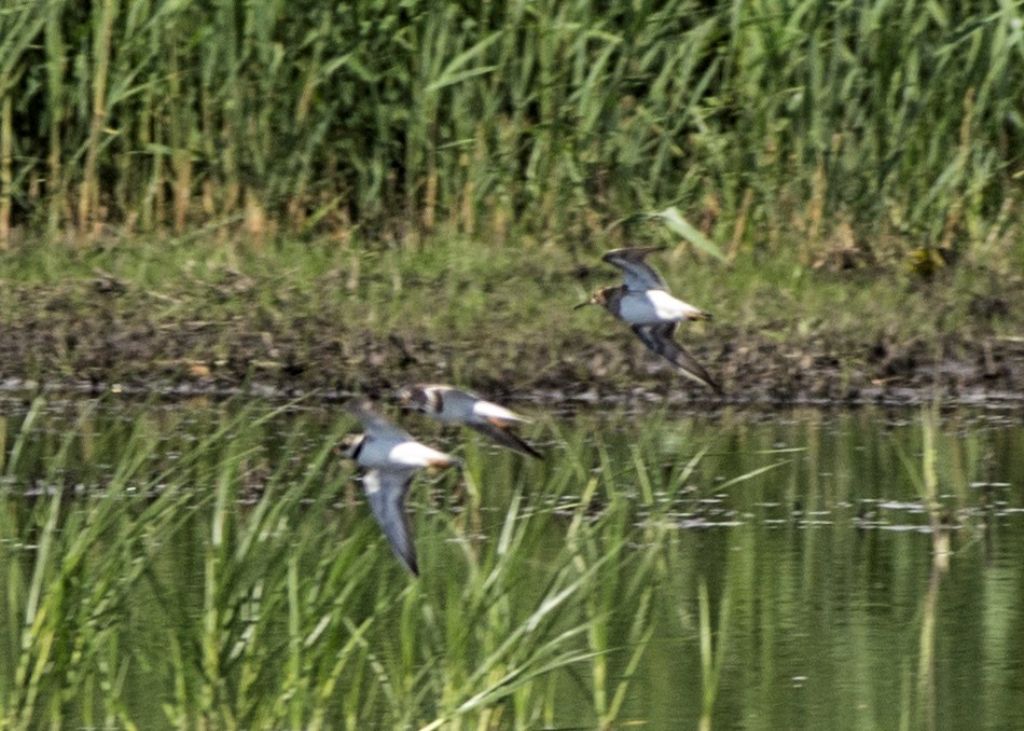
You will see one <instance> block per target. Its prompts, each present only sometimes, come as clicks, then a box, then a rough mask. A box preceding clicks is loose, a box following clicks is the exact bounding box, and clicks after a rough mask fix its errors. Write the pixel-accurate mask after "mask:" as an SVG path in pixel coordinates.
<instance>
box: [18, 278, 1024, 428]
mask: <svg viewBox="0 0 1024 731" xmlns="http://www.w3.org/2000/svg"><path fill="white" fill-rule="evenodd" d="M80 295H81V293H78V296H74V297H72V296H68V295H67V294H66V293H64V292H62V291H57V290H44V289H36V290H31V291H29V290H26V291H24V292H21V293H20V299H21V301H20V302H19V306H18V307H17V308H16V309H17V312H15V313H6V314H5V313H0V387H3V388H5V389H8V390H25V389H34V388H47V389H53V390H74V391H79V392H91V393H97V392H106V391H110V390H115V391H120V392H123V393H126V394H141V395H146V394H160V395H166V396H190V395H198V394H204V395H215V396H217V395H222V396H229V395H232V394H236V393H239V392H249V393H255V394H258V395H262V396H269V397H287V396H290V395H295V394H302V393H309V392H311V391H315V392H316V393H317V395H318V396H320V397H322V398H326V399H333V398H337V399H342V398H345V397H347V395H349V394H351V393H354V392H362V393H368V394H371V395H383V394H387V393H389V392H391V391H392V390H393V389H394V388H396V387H398V386H400V385H403V384H406V383H409V382H411V381H448V382H457V383H461V384H465V385H470V386H473V387H475V388H477V389H479V390H481V391H483V392H485V393H488V394H490V395H492V396H494V397H501V398H506V399H510V400H515V399H517V398H527V397H532V396H542V397H543V398H544V399H546V400H548V401H551V402H559V401H563V402H567V403H590V404H620V403H621V404H627V403H633V402H638V401H656V402H668V403H670V404H678V405H688V406H692V407H700V408H704V407H708V408H711V407H714V406H716V405H724V404H736V405H751V406H758V405H760V406H786V405H797V404H812V405H821V406H828V405H856V404H869V403H883V404H897V405H898V404H914V403H918V402H923V401H929V400H932V399H935V398H938V399H939V400H942V401H945V402H953V403H963V404H996V405H1014V404H1024V339H1007V338H1003V339H1000V338H997V337H994V336H991V337H976V338H971V337H969V336H963V335H959V334H950V335H948V336H944V337H942V338H941V339H938V340H928V341H926V340H923V339H922V340H912V341H910V342H902V343H897V342H891V341H889V340H886V339H884V338H883V337H880V336H877V335H871V334H866V335H865V336H863V337H861V338H855V337H850V336H848V335H844V336H839V335H836V334H832V333H829V332H827V331H826V332H817V333H811V334H808V335H802V336H801V335H796V334H794V335H790V336H785V337H779V335H778V333H779V332H780V331H779V330H774V331H772V335H771V337H769V336H766V335H764V334H762V331H759V330H752V329H747V330H741V329H731V328H729V327H728V326H727V325H725V324H716V327H715V328H714V329H713V330H712V329H709V330H708V331H707V333H706V334H705V335H704V337H703V338H701V339H699V340H698V339H696V338H694V339H691V340H688V341H687V347H688V348H689V349H690V350H691V352H692V353H693V354H694V356H696V357H697V358H698V360H700V361H701V362H702V363H704V364H705V366H706V367H707V368H708V370H709V371H710V372H711V373H712V374H714V375H715V376H716V377H717V378H718V379H719V380H720V382H721V383H722V384H723V387H724V389H725V395H724V396H723V397H721V398H717V397H715V396H714V395H713V394H711V393H710V392H709V391H707V390H705V389H703V388H702V387H700V386H699V385H696V384H692V383H690V382H689V381H688V380H686V379H684V378H682V377H680V376H677V375H676V374H674V373H673V372H672V371H671V369H670V368H668V367H667V366H664V365H662V364H661V362H660V361H659V360H657V359H656V358H655V357H653V356H652V355H650V354H649V353H648V352H647V351H646V350H644V348H643V346H642V345H640V344H639V343H638V342H636V341H635V339H634V338H633V337H632V336H631V335H630V334H629V332H628V331H627V330H625V329H624V328H615V329H611V328H610V329H609V330H608V331H607V337H606V338H605V339H604V340H601V341H598V342H593V341H591V339H590V338H588V337H587V336H584V335H581V334H579V333H573V332H561V331H550V332H545V331H543V330H532V329H531V330H525V329H524V331H523V332H522V333H497V334H492V335H489V336H488V337H481V338H479V339H475V340H469V339H465V338H463V339H461V340H456V341H453V342H444V343H441V342H437V341H435V340H433V339H430V338H426V337H423V336H422V335H421V334H418V333H417V329H416V327H415V324H413V323H410V324H409V326H408V328H403V327H398V328H391V329H389V330H387V331H383V332H370V331H368V330H366V329H365V328H362V327H359V326H357V325H355V324H353V323H349V322H346V321H345V320H344V318H343V317H340V318H339V317H338V316H332V315H330V314H327V313H308V312H304V313H301V314H296V315H294V316H288V315H283V316H279V317H275V318H268V317H266V316H265V315H264V314H262V313H260V312H259V311H255V310H254V312H252V313H242V314H238V313H236V314H233V315H230V316H223V315H221V316H215V315H212V314H211V315H210V316H209V317H202V316H199V317H197V316H196V314H197V313H196V311H195V310H192V311H191V312H188V313H187V314H185V315H184V316H180V317H173V316H168V315H167V314H166V312H165V313H163V314H161V315H159V316H155V315H153V314H152V310H151V308H150V307H148V306H147V302H146V301H144V300H142V301H139V302H138V303H137V306H133V304H132V303H127V304H126V303H125V302H124V301H123V300H121V299H120V298H121V297H122V295H123V292H121V291H119V290H117V289H116V288H115V289H111V288H109V287H107V288H93V289H91V290H90V291H89V292H88V296H86V297H84V298H83V297H82V296H80ZM114 299H118V300H119V301H118V305H117V306H116V307H113V306H111V301H112V300H114ZM148 304H151V303H148ZM26 313H27V314H26Z"/></svg>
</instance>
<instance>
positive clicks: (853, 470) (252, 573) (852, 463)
mask: <svg viewBox="0 0 1024 731" xmlns="http://www.w3.org/2000/svg"><path fill="white" fill-rule="evenodd" d="M0 407H2V408H0V410H2V412H3V413H2V415H0V444H3V449H2V450H0V474H3V475H4V477H3V482H2V484H0V489H2V492H0V573H2V575H3V576H4V577H6V578H5V582H4V588H3V589H2V590H0V595H2V596H0V668H3V669H2V670H0V694H2V697H3V698H11V699H16V700H17V702H18V703H20V704H22V705H24V704H25V703H26V702H27V701H26V698H27V697H28V696H27V693H28V690H29V688H30V686H31V683H32V682H33V680H32V679H33V678H34V677H35V676H34V675H33V673H35V672H38V673H40V675H39V676H38V678H36V680H35V681H34V682H37V683H38V688H37V689H36V690H35V691H33V692H36V691H37V695H38V697H39V700H34V701H33V702H35V703H36V704H37V705H38V706H39V710H37V711H35V712H34V715H33V716H32V721H33V722H42V720H43V719H47V720H52V719H53V718H55V717H57V716H60V715H63V716H64V717H66V718H68V719H77V720H78V721H80V722H81V725H90V723H98V722H99V721H102V720H103V719H104V718H106V719H108V720H111V723H113V724H114V725H123V723H125V722H127V720H128V719H131V720H133V722H134V723H136V724H138V725H140V726H142V727H146V728H152V727H157V726H161V725H167V724H170V725H175V724H176V723H178V722H179V721H180V722H184V721H182V719H185V720H186V721H187V720H188V719H189V718H192V719H193V721H195V720H196V719H197V718H199V717H202V718H204V719H206V721H207V722H208V723H211V724H213V725H217V724H218V723H227V721H228V720H231V721H233V722H234V723H238V724H241V725H243V726H245V725H246V718H248V719H250V722H251V723H253V724H257V725H258V723H257V721H256V720H253V719H258V718H271V717H272V718H275V719H278V720H279V725H280V726H289V725H291V721H290V720H294V719H298V721H295V722H297V723H299V725H310V724H312V725H315V724H313V721H315V720H316V719H319V722H320V723H322V724H324V725H325V726H327V727H336V726H346V725H347V726H349V727H359V726H360V725H361V724H367V723H372V722H376V723H377V724H380V725H401V726H421V725H423V726H425V725H428V724H429V723H430V722H431V721H432V720H433V719H439V720H438V721H435V723H437V724H438V725H437V726H435V727H441V726H443V725H445V724H446V723H447V722H446V721H444V720H443V719H445V718H447V719H449V720H451V719H455V718H461V717H459V716H457V714H458V713H463V712H465V713H469V711H467V710H466V709H471V710H472V712H473V713H478V715H476V716H473V722H472V724H471V725H474V726H479V727H504V726H509V725H515V723H518V724H520V725H522V726H524V727H543V726H548V727H581V726H582V727H593V726H605V727H608V728H612V727H616V728H617V727H624V726H626V725H627V724H630V723H644V724H646V725H647V727H650V728H694V727H696V728H700V729H712V728H718V729H722V728H737V727H743V728H757V729H778V728H853V727H858V728H901V727H902V728H929V729H931V728H946V727H956V728H1011V727H1018V728H1019V727H1024V706H1022V705H1021V704H1020V703H1019V699H1020V698H1021V697H1022V693H1024V666H1022V664H1021V663H1020V661H1019V648H1020V647H1022V646H1024V606H1022V596H1024V560H1022V552H1024V496H1022V492H1021V487H1020V485H1021V475H1022V474H1024V430H1022V429H1021V427H1020V426H1019V425H1018V423H1017V422H1016V420H1011V419H1002V418H999V417H996V416H991V415H988V416H978V415H971V414H958V415H952V416H948V417H945V418H944V420H943V421H941V422H939V421H938V420H937V417H936V416H934V415H928V414H926V415H924V416H922V415H920V414H918V413H902V414H897V415H895V416H894V415H890V414H885V413H883V412H877V411H859V412H851V413H844V414H839V415H829V414H825V413H822V412H818V411H807V412H796V413H788V414H773V415H770V417H759V416H757V415H751V414H745V413H730V412H726V413H723V414H720V415H718V416H716V417H715V418H713V419H712V418H695V417H688V416H684V417H671V416H668V415H658V414H655V415H654V416H653V417H650V418H647V419H644V420H639V419H636V418H633V417H630V416H628V415H620V416H614V417H611V418H597V417H596V416H590V415H587V414H581V415H578V416H576V417H575V418H574V419H569V420H561V421H559V422H550V423H548V424H539V425H538V428H537V429H536V430H535V431H534V432H533V433H531V434H529V436H530V438H531V439H539V440H541V441H543V438H544V437H545V436H550V441H549V443H548V444H546V445H544V449H545V451H546V452H547V453H548V454H549V455H550V458H549V459H548V460H547V461H545V462H543V463H533V462H532V461H531V462H529V463H527V462H526V461H524V460H522V459H520V458H518V457H517V455H511V454H507V453H501V452H497V451H493V450H491V449H490V447H488V446H487V445H486V444H485V443H483V442H479V441H476V440H473V441H470V442H469V443H468V444H466V445H465V446H463V447H459V449H460V453H461V454H462V455H463V456H464V458H465V459H466V463H467V469H466V472H465V474H464V476H463V477H462V478H460V479H456V478H454V477H453V478H438V480H437V481H430V480H424V481H422V482H419V483H417V487H416V488H415V489H414V494H413V499H412V501H413V504H414V511H415V513H414V519H415V521H416V523H417V525H416V534H417V536H418V548H419V550H420V552H421V557H422V560H423V564H424V578H423V579H421V580H419V582H416V583H413V582H410V581H409V580H408V579H407V578H406V577H404V576H403V575H402V574H401V572H400V570H399V569H398V568H397V567H395V566H393V565H392V560H391V557H390V554H389V552H388V550H387V546H386V545H381V544H380V539H379V536H378V535H377V534H376V533H375V531H374V530H371V529H372V525H367V523H368V522H371V521H368V515H367V514H366V506H365V505H364V504H363V502H362V495H361V493H360V492H359V491H357V490H356V489H355V488H354V487H353V485H352V483H351V482H349V481H348V480H347V477H348V473H346V472H345V471H344V470H343V468H341V467H339V466H338V465H337V464H335V463H334V461H332V460H330V459H329V458H327V457H325V456H324V455H325V454H326V451H327V450H328V449H329V447H330V443H331V441H332V440H333V439H336V437H337V436H338V435H339V434H340V433H341V432H343V431H344V430H345V429H346V428H348V427H350V426H352V425H350V424H347V423H346V422H345V419H344V417H342V416H339V415H338V414H336V413H332V412H330V411H318V410H303V411H289V412H285V413H281V414H277V415H273V416H266V415H265V414H264V413H263V412H260V416H259V418H256V416H253V417H252V418H249V417H246V418H245V419H244V420H235V421H232V419H231V418H229V416H228V413H229V412H230V413H233V412H234V411H236V410H237V408H238V407H236V406H228V407H224V406H221V407H218V406H216V405H208V404H200V405H193V406H191V407H188V408H186V407H183V406H181V405H162V406H137V405H125V404H106V405H103V406H101V407H96V405H95V404H94V403H92V402H81V403H71V404H54V405H50V406H46V407H44V408H42V409H41V410H40V411H38V412H37V413H34V414H33V415H32V417H31V418H32V419H34V423H32V424H30V428H28V429H24V428H23V426H24V422H25V419H26V409H25V407H24V406H23V405H21V404H17V403H10V402H0ZM264 417H265V418H264ZM261 419H263V420H262V421H261ZM243 422H244V425H245V426H242V423H243ZM431 429H435V427H433V426H431V425H429V424H427V423H425V422H415V423H414V425H413V431H414V433H422V434H424V435H425V436H426V435H427V434H430V435H431V436H432V437H434V438H436V439H438V440H441V441H440V442H439V443H443V440H445V439H451V441H449V442H448V444H450V445H451V446H452V447H455V446H456V445H458V444H459V443H460V442H459V439H461V437H458V438H454V437H453V435H448V434H444V433H442V432H436V431H435V432H431V431H430V430H431ZM221 432H223V433H222V434H221V437H222V439H223V443H221V442H218V443H217V446H216V447H209V448H206V447H204V448H203V449H205V450H206V451H202V450H200V449H199V447H197V445H199V446H201V445H203V444H205V443H206V442H205V441H204V440H209V439H210V438H211V435H216V434H219V433H221ZM133 445H136V446H133ZM137 445H143V446H145V445H150V447H151V448H149V447H147V448H143V447H138V446H137ZM126 455H127V456H126ZM197 455H200V456H197ZM202 455H206V456H202ZM115 485H119V486H120V487H119V488H118V489H117V491H115V490H114V487H113V486H115ZM169 486H170V487H169ZM171 487H173V489H175V490H178V491H181V492H183V493H185V492H187V493H188V495H189V498H188V501H187V503H181V505H184V507H183V508H179V507H175V506H176V505H179V504H178V503H168V505H167V506H165V507H161V502H160V501H161V499H163V498H161V495H163V494H165V492H166V491H167V490H169V489H170V488H171ZM268 493H269V494H270V495H272V496H273V499H270V500H268V499H266V495H267V494H268ZM112 495H113V496H114V497H116V500H117V501H118V503H117V506H116V507H117V509H116V510H113V509H112V510H109V511H106V512H103V511H102V510H101V509H99V508H97V506H102V505H103V504H104V500H107V501H109V500H110V499H113V498H112V497H110V496H112ZM288 500H292V503H289V502H288ZM97 510H100V511H99V512H97ZM275 511H278V512H275ZM48 520H50V521H53V522H54V525H59V526H60V530H59V531H56V532H55V533H53V537H52V541H53V543H52V546H53V548H52V550H54V551H57V550H69V551H71V550H74V551H75V553H73V554H72V555H71V556H70V557H69V556H68V555H62V556H59V557H58V559H59V560H56V561H54V562H53V563H52V566H51V568H49V569H47V571H50V572H52V573H47V574H46V575H45V577H44V578H45V582H44V581H43V580H42V579H40V580H39V582H41V583H39V582H36V578H35V574H36V573H37V572H36V568H35V567H36V566H37V565H38V562H39V556H40V552H41V549H40V547H41V546H43V545H44V543H43V539H42V538H41V537H45V536H46V535H48V534H47V533H46V524H47V521H48ZM96 521H100V522H99V523H97V522H96ZM93 524H96V525H97V526H98V527H97V528H96V530H95V531H94V533H88V531H89V530H90V528H89V526H90V525H93ZM249 526H255V528H258V530H255V528H254V532H251V533H250V532H247V528H248V527H249ZM74 531H83V533H82V534H83V535H88V536H90V538H89V542H81V543H76V542H74V541H73V540H72V538H73V537H74ZM118 552H121V553H118ZM108 554H113V555H115V556H116V557H117V560H116V561H115V560H112V561H109V562H107V563H103V561H104V560H105V558H106V556H107V555H108ZM71 561H77V562H80V563H78V564H75V566H79V567H80V569H75V570H76V571H80V573H74V572H72V570H71V568H70V567H71V566H72V564H71V563H70V562H71ZM100 566H108V567H114V569H116V570H117V571H119V572H121V573H120V574H119V575H116V576H114V575H107V574H104V573H102V572H101V571H100V569H99V568H98V567H100ZM61 567H63V569H62V568H61ZM90 567H93V568H92V569H91V568H90ZM114 569H110V570H114ZM61 570H63V571H66V572H67V573H66V575H63V574H61V573H60V571H61ZM90 570H92V571H94V572H95V574H90V573H89V572H90ZM62 575H63V576H64V578H63V579H62V578H60V577H61V576H62ZM103 581H109V582H111V586H114V587H116V586H118V585H121V584H124V585H126V586H129V587H130V588H129V589H127V590H125V591H124V592H123V593H121V594H112V596H118V597H120V601H121V604H116V603H115V604H110V603H109V602H108V603H104V602H107V600H106V599H103V597H102V596H101V597H100V599H102V601H101V600H99V599H97V600H96V601H95V602H93V599H91V598H90V597H93V596H100V595H99V594H97V593H96V592H98V591H99V589H100V588H102V586H103V585H102V582H103ZM61 582H64V583H61ZM89 582H97V583H96V585H95V586H96V587H97V588H96V589H95V591H92V593H90V592H89V591H86V589H87V588H89ZM36 583H38V592H37V593H34V591H35V590H33V588H32V587H33V586H34V585H36ZM54 587H59V588H60V591H62V592H64V593H65V596H66V597H68V599H67V600H66V601H64V602H63V603H62V604H57V603H55V604H53V605H52V606H53V607H54V609H55V610H56V609H57V608H59V609H60V611H63V612H65V613H66V616H65V619H66V621H68V622H81V623H82V624H81V626H82V627H83V628H86V630H87V631H86V630H83V632H84V634H80V633H70V634H69V635H67V637H68V638H69V639H68V642H69V643H70V646H69V647H67V648H64V647H59V646H54V647H53V648H49V649H48V650H47V652H49V655H47V658H48V659H46V660H45V662H44V661H42V660H40V658H41V657H42V655H39V654H31V653H29V654H26V653H27V651H26V649H25V647H26V646H28V645H26V644H25V643H26V642H28V640H26V639H25V638H26V635H25V633H24V618H25V617H26V616H31V615H33V612H32V611H31V607H30V606H29V605H30V603H34V604H38V605H43V604H45V602H46V601H47V600H48V598H50V597H52V595H53V594H52V592H53V591H56V589H55V588H54ZM70 598H75V602H78V603H74V602H71V599H70ZM46 606H51V605H46ZM81 608H87V609H88V610H89V611H90V612H95V614H94V615H93V614H89V615H88V616H83V615H82V614H81V611H84V609H81ZM542 612H543V613H542ZM267 617H274V619H271V620H265V618H267ZM112 618H116V622H115V620H114V619H112ZM39 621H40V622H42V621H43V620H42V619H40V620H39ZM108 621H109V622H110V624H106V622H108ZM40 626H42V625H40ZM89 633H92V634H89ZM104 633H107V634H105V635H104ZM517 633H518V634H517ZM94 635H95V636H94ZM115 635H116V636H117V637H118V638H120V640H119V641H118V642H113V641H111V642H107V643H106V644H103V643H97V644H96V645H95V646H96V647H102V648H104V649H103V652H104V653H105V654H104V655H103V656H102V657H95V658H84V659H83V658H82V657H81V656H76V655H75V652H76V651H77V652H80V653H81V652H84V649H83V648H88V647H93V645H92V644H90V643H91V642H92V641H93V640H94V639H96V637H100V638H102V637H113V636H115ZM62 636H63V635H56V637H58V638H59V637H62ZM509 638H514V641H510V640H509ZM75 642H78V643H80V647H79V649H78V650H76V649H75ZM323 643H333V644H329V646H328V648H327V649H328V650H329V651H328V652H325V653H324V655H323V657H322V658H321V657H320V656H319V655H316V654H315V653H316V651H317V650H318V648H320V647H321V646H322V645H323ZM531 643H532V644H531ZM545 643H547V644H545ZM58 644H59V643H58ZM32 647H33V649H32V653H37V652H38V648H35V646H32ZM524 648H525V649H524ZM527 649H529V650H530V651H531V652H535V653H536V654H537V661H536V663H535V664H530V663H532V662H533V658H532V657H527V655H526V654H524V653H526V652H527ZM344 653H348V654H344ZM516 653H519V654H518V655H517V654H516ZM544 653H547V654H544ZM342 657H343V658H345V660H344V663H341V662H340V661H338V663H337V664H339V665H342V667H341V669H338V668H337V667H335V661H334V658H342ZM26 658H27V659H26ZM76 658H77V659H76ZM328 658H331V659H332V661H331V662H330V663H329V662H328ZM480 658H489V659H486V660H481V659H480ZM61 663H69V665H68V669H67V671H66V675H64V676H62V679H61V680H60V682H55V684H54V685H53V686H48V685H46V678H47V673H51V674H52V673H55V672H57V670H55V668H56V669H60V668H61V667H63V666H62V665H61ZM75 663H78V664H77V665H75ZM318 663H322V664H318ZM488 663H491V664H488ZM101 668H102V670H100V669H101ZM289 668H291V669H290V670H289ZM90 673H92V674H94V675H95V678H94V679H93V680H91V681H89V682H88V683H85V682H84V681H79V680H78V679H79V678H81V677H84V676H85V675H88V674H90ZM332 673H334V675H331V674H332ZM303 678H305V681H302V679H303ZM310 678H316V679H317V680H320V679H325V680H324V682H323V684H322V685H318V686H315V687H313V686H311V687H313V690H315V691H316V693H313V694H312V695H310V696H308V697H310V698H321V697H322V700H323V703H324V706H323V708H320V709H318V710H317V711H316V712H313V713H311V714H310V715H304V714H305V713H306V711H307V710H308V709H306V710H303V709H302V708H298V707H291V706H289V705H288V702H287V700H286V698H292V697H302V698H306V697H307V696H302V695H301V693H302V692H303V686H302V685H301V682H307V683H308V682H311V681H310V680H309V679H310ZM327 678H331V680H330V682H327V680H326V679H327ZM289 679H290V680H289ZM75 682H82V683H83V684H82V685H81V686H78V685H74V684H73V683H75ZM287 683H293V685H289V686H287V687H285V685H287ZM503 684H505V685H503ZM506 686H507V688H508V691H507V692H505V690H504V689H503V688H504V687H506ZM62 687H63V688H73V689H78V688H82V689H87V690H82V691H81V692H78V691H77V690H76V691H75V692H69V691H67V690H60V688H62ZM105 687H116V688H118V689H119V690H118V696H117V697H118V698H119V699H120V700H119V701H118V703H119V704H120V705H118V706H116V707H115V706H110V705H104V704H106V703H109V701H108V700H104V699H106V698H107V696H106V695H105V694H104V691H103V688H105ZM310 692H311V693H312V691H310ZM317 693H318V694H320V695H316V694H317ZM48 694H53V695H48ZM282 694H290V695H282ZM278 695H281V698H283V699H285V700H280V701H277V700H275V699H276V698H277V697H278ZM263 696H265V697H268V698H269V699H270V701H267V702H266V703H265V704H263V702H262V701H261V700H260V699H261V697H263ZM154 698H158V699H159V700H160V702H159V703H154V702H153V699H154ZM271 701H273V703H271ZM474 703H477V704H478V705H477V706H474V705H472V704H474ZM246 704H249V705H246ZM261 704H262V705H261ZM11 707H12V708H13V706H11ZM94 707H95V708H100V707H102V708H105V709H106V711H105V712H104V714H98V712H96V711H95V710H94ZM188 707H195V708H196V709H199V710H197V711H195V713H196V714H197V715H196V716H195V717H193V716H191V715H188V713H185V715H183V716H176V715H175V713H178V712H179V711H181V709H182V708H188ZM246 708H253V709H261V710H259V711H258V713H267V714H279V715H269V716H258V715H249V716H246V715H245V714H246V713H250V714H257V711H256V710H253V711H245V712H243V711H242V710H239V709H246ZM175 709H177V710H175ZM218 709H219V710H218ZM227 709H231V711H232V712H233V713H234V712H237V713H238V717H233V718H231V719H227V717H226V716H225V715H224V714H226V713H228V710H227ZM268 709H269V710H268ZM218 713H219V714H220V715H217V714H218ZM293 714H296V715H293ZM445 714H448V715H447V716H446V715H445ZM467 718H468V716H467ZM513 719H515V723H513ZM69 723H70V721H69ZM30 725H31V724H30Z"/></svg>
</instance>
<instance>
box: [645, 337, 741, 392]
mask: <svg viewBox="0 0 1024 731" xmlns="http://www.w3.org/2000/svg"><path fill="white" fill-rule="evenodd" d="M675 331H676V323H674V322H669V323H665V324H664V325H633V332H634V333H636V336H637V337H638V338H640V339H641V340H642V341H643V343H644V345H646V346H647V347H648V348H650V350H651V351H653V352H655V353H657V354H658V355H660V356H661V357H662V358H664V359H665V360H667V361H668V362H669V363H671V364H672V365H674V366H675V367H676V368H677V369H679V371H680V372H681V373H682V374H683V375H684V376H686V377H687V378H691V379H693V380H694V381H697V382H698V383H703V384H704V385H705V386H707V387H708V388H710V389H711V390H712V391H714V392H715V393H722V389H721V387H720V386H719V385H718V384H717V383H715V381H714V380H713V379H712V378H711V376H710V375H708V372H707V371H706V370H704V366H702V365H701V364H700V363H698V362H697V360H696V359H695V358H694V357H693V356H692V355H690V354H689V353H688V352H686V349H685V348H683V346H681V345H680V344H679V343H677V342H676V341H675V339H674V338H673V335H675Z"/></svg>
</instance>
